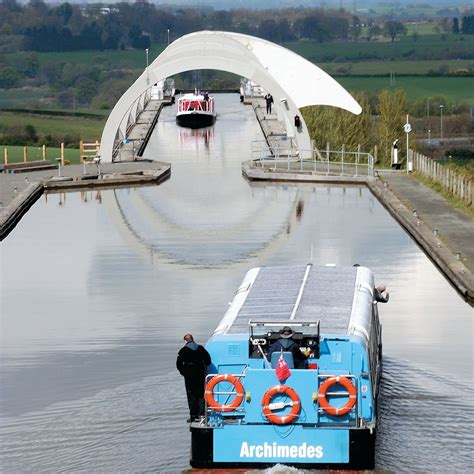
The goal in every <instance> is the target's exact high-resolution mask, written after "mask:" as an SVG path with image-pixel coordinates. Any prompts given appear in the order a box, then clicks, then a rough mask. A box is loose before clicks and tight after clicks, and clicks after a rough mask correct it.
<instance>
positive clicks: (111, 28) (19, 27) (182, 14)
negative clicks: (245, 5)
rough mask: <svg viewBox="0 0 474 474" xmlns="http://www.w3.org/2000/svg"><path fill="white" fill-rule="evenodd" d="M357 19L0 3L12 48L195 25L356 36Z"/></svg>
mask: <svg viewBox="0 0 474 474" xmlns="http://www.w3.org/2000/svg"><path fill="white" fill-rule="evenodd" d="M363 25H364V21H363V19H361V18H360V17H358V16H357V15H354V14H351V13H349V12H347V11H345V10H344V9H339V10H327V9H321V8H285V9H278V10H276V9H275V10H260V11H256V10H250V9H235V10H212V9H206V10H202V9H196V8H186V9H182V8H170V7H168V8H165V7H160V6H155V5H153V4H150V3H147V2H146V1H140V2H137V3H133V4H132V3H116V4H100V3H98V4H85V5H76V4H70V3H67V2H66V3H62V4H60V5H57V4H52V5H48V4H46V3H44V2H43V1H42V0H30V2H29V3H27V4H25V5H22V4H20V3H19V2H18V0H1V3H0V31H1V32H2V34H3V35H4V37H8V38H10V40H11V41H13V42H15V41H16V42H17V43H15V45H14V47H15V48H16V49H22V50H26V51H74V50H105V49H112V50H114V49H115V50H116V49H126V48H136V49H146V48H148V47H149V46H150V44H151V42H161V43H166V42H167V41H168V35H169V34H170V32H171V37H172V39H173V38H177V37H180V36H182V35H184V34H188V33H191V32H193V31H200V30H221V31H222V30H225V31H234V32H238V33H244V34H250V35H254V36H258V37H261V38H264V39H267V40H269V41H274V42H277V43H278V42H289V41H299V40H313V41H314V40H315V41H320V42H324V41H333V40H347V39H352V40H357V39H358V37H359V36H360V35H361V31H362V27H363ZM372 26H373V25H372ZM382 26H384V27H383V28H382ZM372 31H374V30H372ZM375 31H376V33H377V35H384V36H387V37H390V39H391V40H392V41H393V40H394V38H395V36H396V35H398V34H401V33H403V32H404V27H403V25H402V24H401V23H400V22H397V21H393V20H387V21H386V22H385V24H384V25H381V27H380V30H377V28H375ZM373 36H376V35H373ZM368 39H369V40H370V39H371V38H368Z"/></svg>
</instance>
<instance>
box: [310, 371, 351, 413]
mask: <svg viewBox="0 0 474 474" xmlns="http://www.w3.org/2000/svg"><path fill="white" fill-rule="evenodd" d="M337 384H339V385H342V386H343V387H344V388H345V389H346V390H347V391H348V392H349V400H348V401H347V403H346V404H345V405H343V406H342V407H338V408H336V407H333V406H332V405H331V404H330V403H329V402H328V400H327V398H326V395H327V391H328V388H329V387H332V386H333V385H337ZM356 401H357V388H356V387H354V385H352V383H351V381H350V380H349V379H348V378H347V377H343V376H339V375H338V376H336V377H328V378H327V379H326V380H325V381H324V382H323V383H322V384H321V386H320V387H319V390H318V403H319V406H320V407H321V408H322V409H323V410H324V411H325V412H326V413H327V414H328V415H336V416H341V415H346V414H347V413H349V412H350V411H351V410H352V408H353V407H354V405H355V403H356Z"/></svg>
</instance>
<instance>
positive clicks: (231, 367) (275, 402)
mask: <svg viewBox="0 0 474 474" xmlns="http://www.w3.org/2000/svg"><path fill="white" fill-rule="evenodd" d="M381 300H383V298H380V295H379V290H378V289H377V288H375V286H374V277H373V274H372V272H371V271H370V270H369V269H368V268H365V267H361V266H353V267H339V266H335V265H328V266H322V267H316V266H313V265H307V266H298V267H261V268H254V269H252V270H250V271H249V272H248V273H247V275H246V276H245V278H244V280H243V282H242V284H241V285H240V287H239V288H238V290H237V293H236V295H235V297H234V298H233V300H232V302H231V303H230V305H229V308H228V310H227V312H226V314H225V316H224V318H223V319H222V321H221V323H220V324H219V326H218V327H217V329H216V331H215V332H214V334H213V335H212V337H211V338H210V339H209V341H208V343H207V345H206V348H207V350H208V352H209V353H210V355H211V358H212V365H211V367H210V371H209V375H208V376H207V377H206V389H205V408H206V411H205V413H206V415H205V417H204V418H203V419H201V420H199V421H195V422H193V423H192V424H191V427H190V431H191V438H192V440H191V441H192V442H191V465H192V466H193V467H199V468H209V467H221V468H226V467H227V468H230V467H267V466H271V465H274V464H276V463H283V464H288V465H294V466H297V467H331V468H339V467H353V468H370V467H373V465H374V454H375V434H376V424H377V398H378V394H379V385H380V378H381V372H382V368H381V359H382V327H381V325H380V322H379V316H378V309H377V301H381ZM288 328H290V331H288ZM283 329H284V331H283ZM285 331H286V334H288V333H291V339H292V341H294V342H295V343H296V344H297V346H298V349H299V351H300V352H301V354H303V357H302V359H303V360H302V362H301V361H300V360H299V359H300V358H299V357H295V352H294V351H293V352H292V351H290V350H288V351H286V350H283V349H280V351H273V352H272V351H271V348H272V345H273V348H274V347H275V344H274V343H275V341H277V340H279V339H280V340H281V338H282V337H284V336H283V334H285ZM286 334H285V335H286ZM286 337H288V336H287V335H286ZM298 355H299V353H296V356H298ZM295 359H298V360H295ZM277 369H278V370H277ZM282 369H284V370H283V372H285V371H286V372H287V373H286V379H285V380H281V378H282ZM288 372H289V373H288ZM277 375H278V377H277ZM283 375H285V374H283ZM279 378H280V380H279Z"/></svg>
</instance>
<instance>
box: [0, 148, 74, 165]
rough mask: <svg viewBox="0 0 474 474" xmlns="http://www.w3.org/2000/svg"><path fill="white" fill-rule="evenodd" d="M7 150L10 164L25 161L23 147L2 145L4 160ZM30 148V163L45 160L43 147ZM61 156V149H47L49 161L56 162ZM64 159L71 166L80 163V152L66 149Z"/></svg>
mask: <svg viewBox="0 0 474 474" xmlns="http://www.w3.org/2000/svg"><path fill="white" fill-rule="evenodd" d="M5 148H7V150H8V163H19V162H21V161H23V147H22V146H2V145H0V150H1V153H2V160H3V150H4V149H5ZM27 148H28V161H36V160H42V159H43V149H42V147H41V146H39V147H36V146H29V147H27ZM60 156H61V149H60V148H53V147H47V148H46V159H47V160H49V161H53V162H54V161H55V160H56V158H59V157H60ZM64 159H65V160H68V161H69V162H70V163H71V164H77V163H79V150H77V149H75V148H65V149H64ZM2 162H3V161H2Z"/></svg>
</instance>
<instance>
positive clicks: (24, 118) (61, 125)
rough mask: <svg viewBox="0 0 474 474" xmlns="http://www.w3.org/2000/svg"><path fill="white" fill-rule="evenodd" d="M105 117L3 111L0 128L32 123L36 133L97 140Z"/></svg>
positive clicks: (23, 125) (0, 116)
mask: <svg viewBox="0 0 474 474" xmlns="http://www.w3.org/2000/svg"><path fill="white" fill-rule="evenodd" d="M105 120H106V117H104V119H101V120H97V119H83V118H77V117H72V116H71V117H54V118H52V117H48V116H38V115H30V114H14V113H10V112H8V113H6V112H3V113H2V114H1V115H0V130H1V128H2V127H5V126H8V127H11V126H14V125H15V126H19V127H25V126H26V125H33V127H35V129H36V133H37V134H38V135H39V136H40V137H41V136H45V135H53V136H54V135H59V136H61V135H71V134H73V135H78V136H79V137H80V138H81V139H83V140H87V141H89V140H99V139H100V137H101V135H102V129H103V128H104V124H105Z"/></svg>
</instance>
